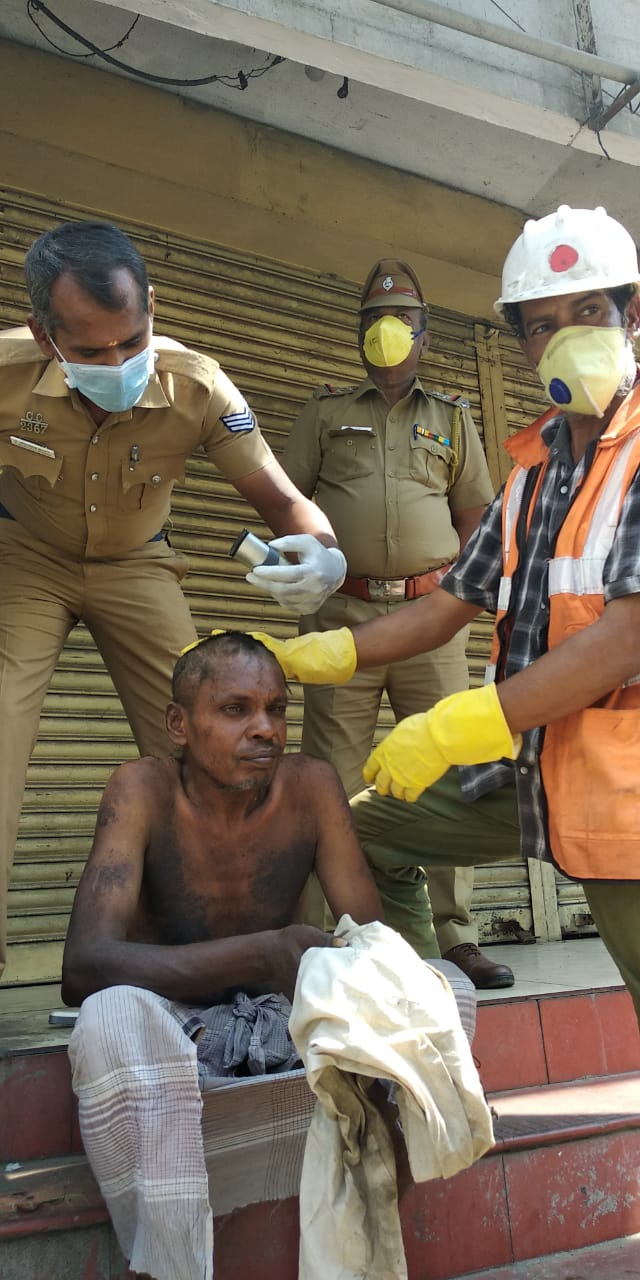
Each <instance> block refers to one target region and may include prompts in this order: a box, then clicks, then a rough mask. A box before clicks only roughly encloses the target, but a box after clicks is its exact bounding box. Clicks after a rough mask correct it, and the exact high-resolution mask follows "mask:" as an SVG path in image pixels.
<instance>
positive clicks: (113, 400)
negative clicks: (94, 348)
mask: <svg viewBox="0 0 640 1280" xmlns="http://www.w3.org/2000/svg"><path fill="white" fill-rule="evenodd" d="M49 341H50V342H51V345H52V347H53V348H54V350H55V351H56V352H57V354H58V356H59V357H60V365H61V368H62V370H63V373H64V380H65V382H66V384H67V386H68V387H76V388H77V389H78V391H80V392H81V393H82V395H83V396H86V397H87V400H91V403H92V404H97V405H99V407H100V408H101V409H106V411H107V413H123V412H124V411H125V410H126V409H132V408H133V406H134V404H137V403H138V400H139V399H140V396H141V395H142V393H143V391H144V389H145V387H146V385H147V383H148V381H149V378H150V377H151V374H152V373H153V370H154V366H155V353H154V350H153V347H152V346H149V347H145V349H144V351H139V352H138V354H137V355H136V356H131V358H130V359H129V360H125V362H124V364H117V365H111V364H75V363H73V362H72V361H71V360H65V359H64V356H63V355H62V352H61V351H58V348H57V347H56V344H55V342H54V341H53V338H50V339H49Z"/></svg>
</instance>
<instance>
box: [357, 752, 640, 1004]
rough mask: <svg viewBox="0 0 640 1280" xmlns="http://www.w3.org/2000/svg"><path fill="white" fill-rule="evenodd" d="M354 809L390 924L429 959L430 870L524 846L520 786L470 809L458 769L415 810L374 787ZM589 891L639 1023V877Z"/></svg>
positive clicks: (593, 885) (506, 854) (501, 856)
mask: <svg viewBox="0 0 640 1280" xmlns="http://www.w3.org/2000/svg"><path fill="white" fill-rule="evenodd" d="M351 811H352V814H353V817H354V820H355V824H356V829H357V831H358V836H359V839H360V843H361V845H362V848H363V849H364V852H365V854H366V857H367V862H368V863H369V866H370V867H371V870H372V872H373V876H374V879H375V881H376V884H377V886H378V890H379V893H380V897H381V899H382V905H383V908H384V914H385V921H386V923H387V924H388V925H390V927H391V928H392V929H397V931H398V933H401V934H402V936H403V938H405V939H406V941H407V942H410V943H411V945H412V946H413V947H414V948H415V950H416V951H417V952H418V955H420V956H422V957H423V959H429V958H430V957H433V956H437V955H438V947H437V942H436V937H435V932H434V929H433V922H432V919H431V911H430V907H429V902H428V898H427V896H426V894H425V879H426V877H425V867H427V868H428V867H432V866H448V865H453V864H455V865H463V866H464V865H468V866H473V865H475V866H477V865H481V864H482V863H485V862H500V861H512V860H513V857H514V854H515V853H516V852H517V850H518V848H519V843H520V827H519V822H518V807H517V800H516V789H515V784H513V785H510V786H506V787H501V788H500V789H499V790H498V791H492V792H491V794H490V795H486V796H482V797H481V798H480V799H479V800H476V801H474V802H473V804H465V802H464V800H463V799H462V794H461V791H460V782H459V776H458V770H457V769H450V770H449V771H448V773H446V774H445V775H444V777H443V778H440V780H439V781H438V782H436V783H434V785H433V786H432V787H429V789H428V790H427V791H423V793H422V795H421V796H419V797H418V800H417V801H416V803H415V804H409V803H408V802H407V801H406V800H396V799H394V797H393V796H379V795H377V793H376V792H375V791H374V790H372V789H370V790H368V791H363V792H361V793H360V795H358V796H356V797H355V799H353V800H352V801H351ZM583 889H584V892H585V896H586V899H587V902H588V904H589V910H590V911H591V914H592V916H593V919H594V923H595V925H596V928H597V930H598V932H599V934H600V937H601V938H602V941H603V942H604V944H605V946H606V948H607V951H608V952H609V954H610V955H611V956H612V958H613V960H615V963H616V964H617V966H618V968H619V970H620V973H621V975H622V979H623V981H624V982H625V984H626V986H627V987H628V989H629V991H630V993H631V997H632V999H633V1002H634V1005H635V1008H636V1013H637V1015H638V1022H639V1023H640V879H638V880H588V881H585V882H584V883H583Z"/></svg>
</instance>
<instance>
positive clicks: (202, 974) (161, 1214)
mask: <svg viewBox="0 0 640 1280" xmlns="http://www.w3.org/2000/svg"><path fill="white" fill-rule="evenodd" d="M286 707H287V690H286V685H285V681H284V677H283V675H282V671H281V669H280V667H279V665H278V663H277V661H276V660H275V659H274V657H273V656H272V654H271V653H270V652H269V651H268V650H267V649H266V648H264V647H263V645H262V644H261V643H260V642H259V641H257V640H254V639H253V638H252V637H251V636H248V635H244V634H241V633H223V634H219V635H215V636H213V637H210V638H209V639H207V640H204V641H202V642H201V643H200V644H198V645H197V646H195V647H193V648H191V649H190V650H189V651H188V652H187V653H185V654H184V655H183V656H182V657H181V658H180V659H179V661H178V663H177V664H176V668H175V672H174V679H173V701H172V702H171V703H170V704H169V707H168V709H167V716H166V721H167V728H168V731H169V734H170V736H171V738H172V741H173V742H174V743H175V744H176V747H177V748H178V751H177V753H176V758H175V759H165V760H157V759H152V758H150V757H147V758H145V759H142V760H136V761H132V762H131V763H128V764H124V765H121V766H120V767H119V768H118V769H116V771H115V773H114V775H113V777H112V778H111V780H110V782H109V783H108V785H107V787H106V790H105V793H104V797H103V800H102V803H101V805H100V809H99V813H98V819H97V825H96V834H95V839H94V843H93V847H92V849H91V853H90V855H89V860H88V862H87V866H86V869H85V871H84V874H83V876H82V879H81V881H80V884H79V887H78V891H77V894H76V899H75V903H74V907H73V912H72V916H71V923H70V927H69V933H68V937H67V943H66V947H65V953H64V962H63V999H64V1000H65V1002H66V1003H67V1004H72V1005H75V1004H80V1003H82V1009H81V1012H80V1015H79V1018H78V1022H77V1024H76V1028H75V1030H74V1033H73V1036H72V1039H71V1044H70V1046H69V1052H70V1056H71V1061H72V1065H73V1070H74V1079H73V1083H74V1089H75V1091H76V1093H77V1095H78V1100H79V1116H80V1127H81V1131H82V1136H83V1141H84V1145H85V1150H86V1152H87V1155H88V1158H89V1161H90V1163H91V1165H92V1167H93V1170H94V1173H95V1174H96V1177H97V1179H98V1182H99V1184H100V1187H101V1190H102V1193H103V1196H104V1198H105V1200H106V1202H107V1205H108V1207H109V1211H110V1213H111V1217H112V1220H113V1223H114V1226H115V1229H116V1233H117V1235H118V1238H119V1241H120V1244H121V1247H122V1249H123V1252H124V1254H125V1256H126V1257H127V1258H128V1259H130V1264H131V1267H132V1269H133V1270H134V1271H136V1272H138V1273H145V1274H149V1275H152V1276H153V1277H155V1278H156V1280H176V1277H178V1276H179V1277H180V1280H191V1277H194V1280H195V1278H196V1277H197V1280H202V1277H203V1276H207V1277H208V1276H210V1275H211V1259H212V1253H213V1248H212V1236H213V1230H212V1217H211V1210H210V1207H209V1198H208V1189H207V1177H206V1169H205V1165H204V1154H203V1144H202V1133H201V1125H200V1114H201V1094H200V1087H199V1081H200V1085H202V1084H203V1083H204V1084H206V1081H207V1075H220V1074H222V1073H223V1072H224V1071H225V1070H226V1073H227V1074H241V1073H245V1074H246V1073H247V1071H249V1072H251V1073H254V1072H255V1071H256V1070H259V1069H260V1066H259V1064H258V1065H257V1066H256V1064H255V1062H254V1063H251V1062H250V1061H249V1062H248V1063H244V1064H242V1063H240V1064H235V1066H234V1064H233V1063H232V1064H231V1071H230V1070H229V1063H228V1062H227V1064H226V1066H225V1064H223V1063H222V1060H221V1059H222V1055H221V1053H220V1043H221V1037H220V1034H219V1030H220V1015H221V1013H222V1012H224V1015H225V1017H226V1019H227V1021H226V1029H227V1031H228V1029H229V1024H230V1023H232V1022H233V1019H234V1014H237V1015H238V1020H239V1021H240V1022H241V1023H242V1024H243V1025H244V1021H245V1019H246V1017H247V1016H248V1012H249V1013H250V1009H249V1011H248V1008H247V1006H248V1003H249V1002H248V1001H247V996H253V997H257V998H258V999H257V1002H254V1006H255V1013H254V1020H255V1018H256V1017H260V1018H261V1020H262V1021H261V1025H263V1026H265V1027H266V1028H267V1031H268V1037H267V1040H268V1042H267V1043H266V1044H265V1045H263V1046H262V1049H263V1051H264V1054H265V1055H266V1058H267V1062H268V1066H267V1068H266V1069H268V1070H274V1069H275V1070H277V1069H280V1070H286V1069H287V1068H288V1067H290V1066H291V1065H293V1064H294V1063H295V1051H294V1050H293V1046H292V1043H291V1041H290V1040H289V1038H288V1035H287V1018H288V1012H289V1004H288V1000H287V999H285V998H284V997H287V996H288V997H291V996H292V994H293V989H294V986H295V981H296V974H297V969H298V964H299V961H300V958H301V956H302V954H303V952H304V951H306V949H307V948H308V947H318V946H320V947H324V946H328V945H330V944H331V938H330V936H329V935H327V934H325V933H322V932H321V931H320V930H318V929H315V928H313V927H311V926H308V925H301V924H294V923H292V921H293V919H294V916H295V908H296V904H297V901H298V898H299V896H300V894H301V892H302V889H303V888H304V885H305V882H306V880H307V877H308V875H309V873H310V872H311V870H312V869H314V870H315V872H316V873H317V876H318V878H319V880H320V883H321V885H322V888H323V891H324V894H325V896H326V898H327V901H328V903H329V905H330V907H331V910H332V912H333V914H334V916H335V917H336V919H339V918H340V916H341V915H342V914H344V913H345V912H348V913H349V914H350V915H351V916H352V917H353V919H354V920H355V921H356V922H357V923H359V924H364V923H366V922H368V921H370V920H375V919H377V918H380V916H381V908H380V901H379V898H378V894H377V890H376V888H375V885H374V882H373V879H372V877H371V874H370V872H369V870H368V868H367V865H366V863H365V860H364V857H363V854H362V853H361V851H360V848H359V845H358V842H357V839H356V836H355V833H354V830H353V826H352V822H351V818H350V813H349V807H348V804H347V801H346V797H345V794H344V791H343V789H342V786H341V784H340V782H339V780H338V777H337V774H336V772H335V770H334V768H333V766H332V765H329V764H327V763H325V762H324V761H321V760H315V759H312V758H311V757H308V756H302V755H298V754H293V755H284V754H283V753H284V748H285V742H286V723H285V715H286ZM267 992H270V993H273V992H275V993H284V996H266V995H264V994H263V993H267ZM238 993H242V994H238ZM234 999H235V1002H236V1004H235V1005H233V1004H232V1005H231V1006H229V1002H230V1001H232V1002H233V1001H234ZM261 1001H262V1003H261ZM223 1003H224V1004H227V1005H228V1006H229V1007H228V1008H227V1010H226V1011H221V1010H220V1008H219V1006H220V1005H222V1004H223ZM210 1006H215V1007H214V1008H213V1009H212V1008H210ZM209 1032H211V1033H212V1034H209ZM213 1032H215V1034H213ZM194 1037H195V1039H194ZM198 1037H199V1038H198ZM247 1038H248V1039H251V1037H250V1036H248V1037H247ZM254 1039H255V1027H254ZM196 1041H197V1043H196ZM229 1042H233V1043H234V1044H235V1043H237V1036H235V1035H234V1034H230V1035H228V1037H227V1043H229ZM252 1043H253V1041H252ZM203 1046H204V1048H205V1051H207V1050H208V1051H210V1052H212V1053H213V1060H212V1061H209V1062H207V1061H206V1057H203ZM264 1069H265V1068H263V1070H264ZM143 1126H144V1127H143Z"/></svg>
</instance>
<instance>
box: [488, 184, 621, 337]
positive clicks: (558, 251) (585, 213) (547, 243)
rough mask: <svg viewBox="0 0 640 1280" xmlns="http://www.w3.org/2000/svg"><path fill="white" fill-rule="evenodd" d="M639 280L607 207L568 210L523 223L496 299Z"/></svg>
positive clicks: (498, 305)
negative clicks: (499, 293) (500, 291)
mask: <svg viewBox="0 0 640 1280" xmlns="http://www.w3.org/2000/svg"><path fill="white" fill-rule="evenodd" d="M639 279H640V270H639V269H638V255H637V252H636V246H635V244H634V242H633V240H632V238H631V236H630V235H629V232H628V231H625V228H624V227H623V226H622V224H621V223H620V222H616V220H615V218H610V217H609V215H608V213H607V211H606V209H603V208H598V209H570V208H569V205H568V204H561V205H560V208H559V209H558V211H557V212H556V213H550V214H548V215H547V217H546V218H539V219H538V220H537V221H534V220H533V219H532V220H530V221H529V222H527V223H525V226H524V230H523V231H522V234H521V235H519V236H518V239H517V240H516V242H515V244H514V245H513V246H512V247H511V249H510V250H509V252H508V254H507V257H506V261H505V264H504V267H503V270H502V294H501V296H500V297H499V298H498V300H497V302H495V303H494V306H495V310H496V311H497V313H498V315H502V313H503V309H504V306H505V303H509V302H524V301H525V300H526V299H527V298H552V297H556V296H557V295H558V294H562V293H579V292H582V291H583V290H587V289H616V288H617V287H618V285H621V284H636V283H637V281H638V280H639Z"/></svg>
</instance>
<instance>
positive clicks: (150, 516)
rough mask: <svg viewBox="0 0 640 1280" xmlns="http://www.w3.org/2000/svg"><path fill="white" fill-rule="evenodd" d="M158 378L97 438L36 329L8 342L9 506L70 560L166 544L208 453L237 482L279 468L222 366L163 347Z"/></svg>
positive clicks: (1, 337)
mask: <svg viewBox="0 0 640 1280" xmlns="http://www.w3.org/2000/svg"><path fill="white" fill-rule="evenodd" d="M154 346H155V348H156V351H157V352H158V358H157V361H156V367H155V373H154V374H153V375H152V377H151V378H150V380H149V383H148V385H147V387H146V389H145V392H144V394H143V396H142V398H141V399H140V400H139V402H138V404H136V405H135V406H134V408H133V409H129V410H126V411H125V412H124V413H111V414H109V416H108V417H107V418H106V419H105V421H104V422H103V424H102V426H99V427H98V426H96V424H95V422H94V421H93V419H92V418H91V416H90V414H89V412H88V410H87V408H86V406H85V405H84V404H83V402H82V400H81V399H80V397H79V395H78V392H77V391H75V390H70V389H69V387H67V385H66V383H65V381H64V375H63V373H62V370H61V368H60V366H59V364H58V362H57V360H47V358H46V356H43V354H42V352H41V351H40V349H39V347H38V345H37V343H36V342H35V341H34V339H33V338H32V336H31V333H30V331H29V329H27V328H26V327H24V328H19V329H9V330H6V331H5V332H3V333H0V468H1V469H2V470H1V471H0V502H1V503H2V504H3V505H4V507H5V508H6V509H7V510H8V511H9V512H10V513H11V515H12V516H13V517H14V518H15V519H16V520H17V521H18V522H19V523H20V524H21V525H23V526H24V527H25V528H26V529H28V530H29V532H30V533H32V534H34V535H35V536H36V537H38V538H40V539H42V540H43V541H44V542H46V543H48V544H49V545H51V546H53V547H56V548H57V549H58V550H60V551H61V552H64V553H66V554H68V555H71V556H77V557H84V558H86V559H102V558H107V559H112V558H118V557H119V556H124V555H126V554H127V553H128V552H130V551H132V550H134V549H135V548H137V547H141V546H142V545H143V544H144V543H145V542H147V541H148V540H149V539H150V538H153V536H154V535H155V534H156V533H158V532H159V530H160V529H161V528H162V526H163V524H164V522H165V520H166V519H167V516H168V514H169V509H170V501H171V490H172V489H173V486H174V484H175V483H176V481H180V480H183V479H184V471H185V463H186V460H187V458H188V457H189V455H190V454H191V453H193V451H194V449H197V448H198V447H202V448H203V449H204V451H205V453H206V455H207V457H208V458H210V459H211V461H212V462H215V464H216V466H217V467H218V468H219V469H220V471H221V472H222V474H223V475H224V476H226V477H227V479H228V480H231V481H234V480H238V479H240V478H242V477H243V476H246V475H249V474H251V472H253V471H257V470H259V469H260V468H261V467H264V466H266V464H267V463H269V462H271V461H272V460H273V454H272V452H271V450H270V448H269V446H268V445H267V443H266V441H265V440H264V439H263V437H262V435H261V433H260V430H259V427H258V424H257V422H256V419H255V417H254V416H253V414H252V412H251V410H250V409H249V407H248V405H247V403H246V401H245V399H244V397H243V395H242V394H241V392H240V391H238V389H237V387H235V386H234V384H233V383H232V382H231V381H230V380H229V378H228V377H227V376H226V374H225V373H223V371H222V369H221V368H220V366H219V364H218V362H217V361H216V360H213V359H211V357H209V356H204V355H199V354H198V353H197V352H195V351H189V350H188V349H187V348H186V347H183V346H181V345H180V344H179V343H177V342H173V341H172V340H171V339H170V338H154Z"/></svg>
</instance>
